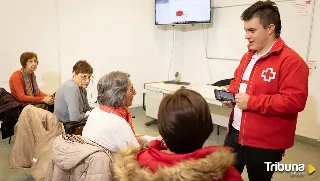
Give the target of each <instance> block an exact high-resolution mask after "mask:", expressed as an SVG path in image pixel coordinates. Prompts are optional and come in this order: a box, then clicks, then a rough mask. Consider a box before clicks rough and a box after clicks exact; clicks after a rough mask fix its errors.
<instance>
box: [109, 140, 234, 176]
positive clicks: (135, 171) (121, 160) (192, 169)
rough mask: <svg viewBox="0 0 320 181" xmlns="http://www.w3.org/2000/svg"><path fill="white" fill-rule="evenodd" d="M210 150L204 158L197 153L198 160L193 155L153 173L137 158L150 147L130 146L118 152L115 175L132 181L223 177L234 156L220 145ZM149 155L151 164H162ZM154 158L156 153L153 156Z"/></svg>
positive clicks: (203, 153)
mask: <svg viewBox="0 0 320 181" xmlns="http://www.w3.org/2000/svg"><path fill="white" fill-rule="evenodd" d="M210 149H212V150H211V152H210V153H209V152H208V153H207V154H205V152H207V151H208V150H209V149H208V150H204V151H199V152H201V154H200V155H201V156H199V157H202V158H198V159H196V158H197V157H198V156H195V155H194V154H193V157H195V158H194V159H192V157H190V158H189V159H188V160H187V159H181V158H180V159H181V160H180V161H179V162H176V163H175V164H174V165H172V166H168V165H167V166H163V167H158V169H157V170H156V172H155V173H153V172H152V171H151V170H150V169H149V168H147V167H145V166H142V165H141V164H140V163H139V162H138V161H137V156H136V155H137V153H138V152H140V151H146V150H143V149H142V148H135V147H130V146H129V147H128V149H127V150H125V151H120V152H119V153H117V154H115V155H114V160H115V162H114V163H113V164H112V170H113V176H114V178H115V179H116V180H131V181H138V180H145V181H151V180H152V181H158V180H159V181H160V180H164V178H170V180H221V179H223V177H224V174H225V172H226V171H227V169H228V168H229V167H230V166H232V165H233V163H234V159H235V158H234V155H233V153H232V152H230V151H229V150H228V149H226V148H223V147H216V149H213V147H211V148H210ZM200 150H201V149H200ZM153 151H154V150H153ZM158 156H159V155H158ZM162 156H163V155H162ZM148 157H149V156H146V161H148V162H149V163H150V164H159V163H157V159H153V158H149V159H148ZM150 157H152V156H151V155H150ZM177 158H178V157H176V158H175V159H177ZM166 160H168V159H166ZM176 161H177V160H176ZM152 162H153V163H152Z"/></svg>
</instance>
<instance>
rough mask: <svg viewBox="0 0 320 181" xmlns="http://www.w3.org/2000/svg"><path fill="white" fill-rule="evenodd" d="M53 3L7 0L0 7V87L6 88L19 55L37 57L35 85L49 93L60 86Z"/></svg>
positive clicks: (17, 67) (50, 1) (55, 14)
mask: <svg viewBox="0 0 320 181" xmlns="http://www.w3.org/2000/svg"><path fill="white" fill-rule="evenodd" d="M56 7H57V6H56V1H55V0H46V1H42V0H28V1H19V0H10V1H1V5H0V22H1V28H0V42H1V43H0V55H1V66H0V75H1V76H0V87H4V88H5V89H6V90H7V91H10V89H9V78H10V76H11V74H12V73H13V72H14V71H15V70H18V69H20V68H21V65H20V55H21V53H23V52H25V51H33V52H36V53H37V54H38V59H39V66H38V69H37V70H36V76H37V79H38V84H39V87H40V89H41V90H43V91H44V92H46V93H53V92H54V90H55V89H56V88H57V86H58V85H59V83H60V66H59V58H58V29H57V27H58V26H57V25H58V19H57V8H56Z"/></svg>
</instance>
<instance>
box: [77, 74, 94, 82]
mask: <svg viewBox="0 0 320 181" xmlns="http://www.w3.org/2000/svg"><path fill="white" fill-rule="evenodd" d="M79 77H80V79H81V80H83V81H85V80H91V79H92V76H91V75H90V76H85V75H84V76H83V75H80V76H79Z"/></svg>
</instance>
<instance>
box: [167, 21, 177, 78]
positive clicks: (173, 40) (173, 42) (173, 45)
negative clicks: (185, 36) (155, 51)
mask: <svg viewBox="0 0 320 181" xmlns="http://www.w3.org/2000/svg"><path fill="white" fill-rule="evenodd" d="M174 27H175V25H172V50H171V60H170V65H169V71H168V81H169V77H170V70H171V64H172V61H173V59H174V50H175V43H176V42H175V41H176V40H175V39H176V34H175V29H174Z"/></svg>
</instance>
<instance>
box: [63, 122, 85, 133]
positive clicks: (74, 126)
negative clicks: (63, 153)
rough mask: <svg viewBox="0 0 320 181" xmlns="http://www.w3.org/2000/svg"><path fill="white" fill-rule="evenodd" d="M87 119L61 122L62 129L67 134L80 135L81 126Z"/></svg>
mask: <svg viewBox="0 0 320 181" xmlns="http://www.w3.org/2000/svg"><path fill="white" fill-rule="evenodd" d="M86 123H87V120H84V121H79V122H76V121H72V122H68V123H63V125H64V130H65V132H66V133H67V134H75V135H82V130H83V127H84V126H85V125H86Z"/></svg>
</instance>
